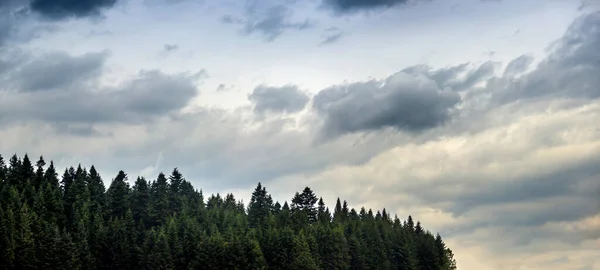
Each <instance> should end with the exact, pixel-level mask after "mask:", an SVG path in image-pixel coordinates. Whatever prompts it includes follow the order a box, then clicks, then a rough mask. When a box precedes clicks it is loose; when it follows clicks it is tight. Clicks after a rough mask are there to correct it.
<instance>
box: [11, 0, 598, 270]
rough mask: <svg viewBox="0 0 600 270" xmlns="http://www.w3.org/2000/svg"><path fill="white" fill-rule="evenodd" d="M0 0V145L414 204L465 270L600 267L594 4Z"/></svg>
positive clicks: (361, 200)
mask: <svg viewBox="0 0 600 270" xmlns="http://www.w3.org/2000/svg"><path fill="white" fill-rule="evenodd" d="M69 3H71V2H70V1H58V0H33V1H32V2H31V3H30V2H28V1H27V0H4V1H0V153H1V154H3V155H4V156H5V158H6V157H7V156H10V155H12V154H14V153H17V154H19V155H23V154H24V153H28V154H29V155H30V156H31V157H32V158H33V159H37V157H39V156H40V155H44V157H45V158H46V159H47V160H48V159H52V160H54V161H55V163H56V164H57V166H58V167H60V168H64V167H65V166H70V165H77V164H78V163H81V164H82V165H85V166H88V167H89V166H90V165H92V164H94V165H96V166H97V168H98V169H99V171H100V172H101V174H102V176H103V178H104V180H105V182H106V184H107V185H108V184H109V183H110V181H111V179H112V178H113V177H115V176H116V173H117V171H118V170H120V169H123V170H125V172H126V173H128V174H129V179H130V181H132V180H134V179H135V177H136V176H138V175H141V176H145V177H147V178H149V179H154V178H155V177H156V175H157V174H158V173H159V172H160V171H164V172H166V173H170V171H171V170H172V169H173V167H179V169H180V170H181V172H182V173H183V174H184V176H185V177H186V178H187V179H188V180H190V181H191V182H192V183H193V184H194V185H195V186H196V187H197V188H202V189H203V190H204V192H205V193H213V192H215V193H216V192H221V193H225V192H234V194H235V195H236V197H237V198H239V199H244V201H245V202H247V201H248V198H249V197H250V193H251V190H252V189H253V188H254V187H255V186H256V184H257V183H258V182H259V181H260V182H262V183H263V184H264V185H265V186H266V187H267V189H268V191H270V192H271V193H272V194H273V197H274V199H276V200H279V201H284V200H289V199H290V198H291V197H292V196H293V194H294V192H296V191H298V190H301V189H302V188H303V187H305V186H307V185H308V186H310V187H311V188H312V189H313V190H314V191H315V192H316V193H317V195H319V196H323V198H324V200H325V202H326V203H327V204H328V205H330V206H333V204H334V202H335V199H336V197H338V196H339V197H341V199H345V200H347V201H348V203H349V204H350V206H352V207H357V208H360V207H361V206H365V207H366V208H373V209H381V208H383V207H386V208H387V210H388V211H390V212H394V213H397V214H398V215H399V216H400V217H401V218H402V219H405V218H406V217H407V216H408V215H409V214H410V215H412V216H413V217H414V218H415V219H417V220H420V221H421V222H422V223H423V225H424V226H425V227H426V228H428V229H430V230H432V231H433V232H438V231H439V232H440V233H441V234H442V236H443V237H445V239H446V242H447V244H448V245H449V246H450V247H451V248H452V249H453V250H454V253H455V256H456V259H457V262H458V266H459V269H465V270H486V269H510V270H514V269H557V270H558V269H560V270H563V269H600V257H599V256H598V250H599V249H600V214H599V212H600V181H599V179H600V76H599V74H600V50H598V48H600V12H598V11H597V10H598V9H599V8H600V5H599V4H598V2H597V1H576V0H572V1H564V0H528V1H521V0H502V1H500V0H487V1H483V0H422V1H420V0H413V1H410V0H387V1H370V0H354V1H343V0H304V1H297V0H248V1H245V2H244V1H241V0H218V1H217V0H82V1H79V2H77V3H78V4H77V6H69Z"/></svg>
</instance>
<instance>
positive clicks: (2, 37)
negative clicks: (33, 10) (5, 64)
mask: <svg viewBox="0 0 600 270" xmlns="http://www.w3.org/2000/svg"><path fill="white" fill-rule="evenodd" d="M23 7H24V1H20V0H2V1H0V48H2V47H3V46H4V45H5V43H6V42H7V40H8V39H9V38H10V37H12V36H13V35H14V34H15V30H16V25H17V20H18V19H19V16H18V15H19V10H21V9H22V8H23Z"/></svg>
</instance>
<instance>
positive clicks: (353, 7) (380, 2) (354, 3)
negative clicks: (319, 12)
mask: <svg viewBox="0 0 600 270" xmlns="http://www.w3.org/2000/svg"><path fill="white" fill-rule="evenodd" d="M408 3H409V0H323V5H325V6H327V7H329V8H331V9H333V10H335V11H336V12H338V13H353V12H357V11H362V10H374V9H387V8H391V7H394V6H399V5H406V4H408Z"/></svg>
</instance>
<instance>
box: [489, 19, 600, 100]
mask: <svg viewBox="0 0 600 270" xmlns="http://www.w3.org/2000/svg"><path fill="white" fill-rule="evenodd" d="M599 26H600V12H594V13H591V14H589V15H587V16H584V17H582V18H579V19H577V20H576V21H575V22H574V23H573V24H572V25H571V26H570V27H569V29H568V30H567V32H566V33H565V35H564V36H563V37H562V38H561V39H560V40H558V41H557V42H555V43H554V44H553V46H552V47H551V48H550V49H551V52H550V55H549V56H548V57H547V58H546V59H544V60H543V61H541V62H540V63H539V64H538V65H537V67H536V68H535V69H534V70H533V71H532V72H531V73H529V74H527V75H526V76H521V77H519V78H513V77H511V76H507V77H503V78H499V79H496V80H494V81H493V82H492V83H491V86H490V87H488V88H489V89H488V92H490V93H492V95H493V99H494V101H495V102H497V103H501V104H503V103H509V102H514V101H517V100H524V99H543V98H580V99H596V98H598V97H600V88H598V85H600V77H598V76H597V74H598V72H600V52H598V50H597V48H598V46H600V27H599ZM515 61H517V60H515ZM501 89H502V90H501Z"/></svg>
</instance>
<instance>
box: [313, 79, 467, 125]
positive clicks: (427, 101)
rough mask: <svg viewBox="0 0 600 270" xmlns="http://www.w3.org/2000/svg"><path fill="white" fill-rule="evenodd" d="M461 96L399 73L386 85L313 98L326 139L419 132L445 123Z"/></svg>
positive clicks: (340, 89) (344, 88) (333, 90)
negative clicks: (386, 131) (387, 130)
mask: <svg viewBox="0 0 600 270" xmlns="http://www.w3.org/2000/svg"><path fill="white" fill-rule="evenodd" d="M459 102H460V96H459V95H458V94H456V93H453V92H448V91H442V90H440V89H439V88H438V87H437V85H436V84H435V83H434V82H433V81H431V80H430V79H428V78H425V77H423V76H413V75H410V74H407V73H404V72H399V73H396V74H394V75H392V76H390V77H388V78H387V79H385V80H384V81H374V80H373V81H368V82H359V83H353V84H347V85H339V86H333V87H330V88H327V89H324V90H322V91H320V92H319V93H318V94H317V95H316V96H315V97H314V103H313V108H314V109H315V110H316V111H317V113H318V114H319V115H321V116H322V117H323V119H324V130H323V131H324V133H325V134H326V136H339V135H343V134H347V133H354V132H361V131H377V130H381V129H383V128H393V129H396V130H400V131H411V132H418V131H422V130H426V129H429V128H434V127H436V126H440V125H442V124H444V123H446V122H447V121H448V120H450V118H451V112H450V110H451V109H452V108H453V107H454V106H456V105H457V104H458V103H459Z"/></svg>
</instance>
